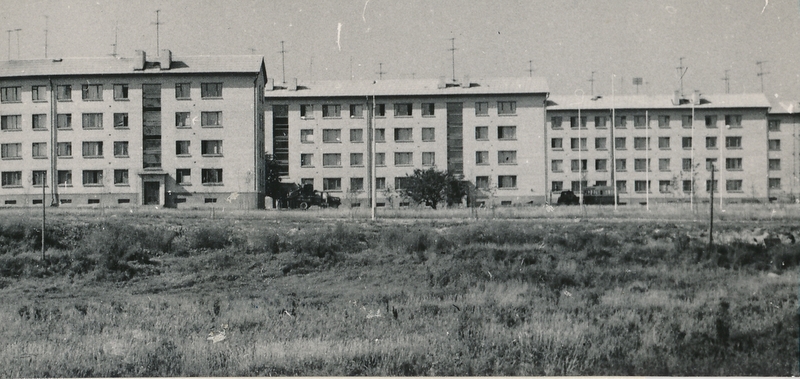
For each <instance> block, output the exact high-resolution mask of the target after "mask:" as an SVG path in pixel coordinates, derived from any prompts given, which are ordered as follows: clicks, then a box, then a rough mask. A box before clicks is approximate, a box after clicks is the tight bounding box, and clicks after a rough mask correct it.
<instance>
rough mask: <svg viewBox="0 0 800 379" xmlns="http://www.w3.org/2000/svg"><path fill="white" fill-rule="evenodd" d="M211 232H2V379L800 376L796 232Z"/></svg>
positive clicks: (483, 228) (292, 227)
mask: <svg viewBox="0 0 800 379" xmlns="http://www.w3.org/2000/svg"><path fill="white" fill-rule="evenodd" d="M201 221H202V220H199V219H177V218H174V219H173V218H164V217H145V218H131V219H123V218H122V217H120V218H119V219H116V220H115V219H112V218H107V219H105V220H102V221H96V222H95V221H91V222H86V221H84V220H81V219H80V218H79V217H74V218H65V219H63V220H59V221H58V222H57V223H54V224H53V225H51V226H50V227H49V228H50V229H49V230H48V233H47V235H48V236H50V237H49V239H48V240H47V241H46V243H47V247H48V250H47V255H46V257H47V258H46V262H42V261H41V257H40V255H39V252H38V250H37V246H38V245H37V243H38V242H37V235H38V234H37V229H36V224H35V222H33V221H30V222H29V221H26V220H24V219H20V220H13V219H9V220H5V221H3V222H2V223H0V301H2V302H3V304H4V306H3V307H0V323H2V325H4V327H3V328H2V329H0V337H2V341H3V342H2V343H0V344H2V346H0V376H3V377H12V376H14V377H17V376H25V377H29V376H42V377H52V376H68V377H88V376H104V377H107V376H219V375H224V376H251V375H393V376H394V375H437V376H438V375H448V376H449V375H725V376H733V375H764V376H766V375H769V376H772V375H781V376H784V375H785V376H788V375H797V374H798V373H799V372H798V367H797V362H798V343H797V341H798V313H797V309H798V308H797V283H798V276H797V265H798V264H799V263H800V245H798V244H794V243H792V242H791V241H790V238H789V237H788V236H792V237H800V235H798V232H799V231H800V228H798V227H796V226H794V224H792V223H785V224H781V223H773V224H771V225H770V227H769V228H767V229H765V231H767V232H768V234H769V236H771V237H770V238H766V239H762V240H760V241H757V242H756V243H749V241H746V240H747V238H740V239H736V238H731V237H730V236H736V235H745V234H746V233H753V229H752V227H745V226H741V225H721V226H720V227H719V228H720V230H719V233H720V234H719V236H720V238H719V239H720V240H721V241H722V240H724V242H721V243H720V244H717V245H716V246H713V247H709V246H707V236H705V235H704V234H703V233H704V230H705V229H704V228H705V226H704V225H702V224H697V223H680V224H678V223H670V222H649V223H634V222H625V221H618V222H613V223H604V224H597V223H586V222H558V223H548V222H543V221H542V220H537V221H474V222H463V221H458V222H455V221H437V220H430V221H408V222H403V223H398V222H378V223H367V222H356V221H352V222H335V223H328V222H321V221H313V220H272V221H268V222H265V221H263V220H248V219H245V218H243V219H234V218H226V219H222V220H218V221H216V222H214V223H213V224H211V225H208V223H205V222H201ZM723 236H728V237H727V238H721V237H723Z"/></svg>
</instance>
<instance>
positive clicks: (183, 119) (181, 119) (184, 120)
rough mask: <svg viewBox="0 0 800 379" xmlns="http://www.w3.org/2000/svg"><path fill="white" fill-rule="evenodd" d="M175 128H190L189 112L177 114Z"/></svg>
mask: <svg viewBox="0 0 800 379" xmlns="http://www.w3.org/2000/svg"><path fill="white" fill-rule="evenodd" d="M175 126H176V127H178V128H190V127H191V126H192V124H191V123H190V121H189V112H175Z"/></svg>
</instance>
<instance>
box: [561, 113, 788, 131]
mask: <svg viewBox="0 0 800 379" xmlns="http://www.w3.org/2000/svg"><path fill="white" fill-rule="evenodd" d="M631 119H632V121H633V127H634V128H647V127H649V126H650V124H651V121H652V118H651V119H649V120H648V118H647V117H646V116H645V115H634V116H630V117H629V116H615V117H614V127H615V128H617V129H625V128H627V127H628V123H629V120H631ZM717 119H718V116H716V115H707V116H705V120H704V121H705V126H706V127H707V128H717V127H718V125H717V123H718V122H717ZM656 120H657V121H658V127H659V128H664V129H666V128H670V127H671V120H670V116H668V115H659V116H656ZM724 120H725V126H726V127H728V128H741V127H742V115H739V114H731V115H725V116H724ZM564 121H565V117H564V116H552V117H550V127H551V128H553V129H563V128H564V126H563V125H564ZM610 121H611V117H610V116H595V117H594V127H595V128H597V129H605V128H607V127H608V125H609V122H610ZM586 122H587V117H586V116H581V117H580V118H579V117H577V116H570V117H569V126H570V128H572V129H578V128H580V129H586ZM693 125H694V119H693V118H692V116H691V115H682V116H681V126H682V127H684V128H691V127H692V126H693ZM778 125H779V124H778Z"/></svg>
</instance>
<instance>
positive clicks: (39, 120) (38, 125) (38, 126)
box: [31, 114, 47, 130]
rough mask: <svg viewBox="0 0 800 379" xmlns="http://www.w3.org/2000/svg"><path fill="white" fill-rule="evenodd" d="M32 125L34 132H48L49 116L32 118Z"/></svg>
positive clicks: (41, 115)
mask: <svg viewBox="0 0 800 379" xmlns="http://www.w3.org/2000/svg"><path fill="white" fill-rule="evenodd" d="M31 125H33V130H47V115H46V114H35V115H33V116H32V118H31Z"/></svg>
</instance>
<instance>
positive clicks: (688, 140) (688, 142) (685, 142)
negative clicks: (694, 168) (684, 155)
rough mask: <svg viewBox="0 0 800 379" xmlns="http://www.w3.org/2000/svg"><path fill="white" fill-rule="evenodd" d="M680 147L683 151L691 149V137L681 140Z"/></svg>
mask: <svg viewBox="0 0 800 379" xmlns="http://www.w3.org/2000/svg"><path fill="white" fill-rule="evenodd" d="M681 147H683V148H684V149H691V148H692V137H683V138H681Z"/></svg>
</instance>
